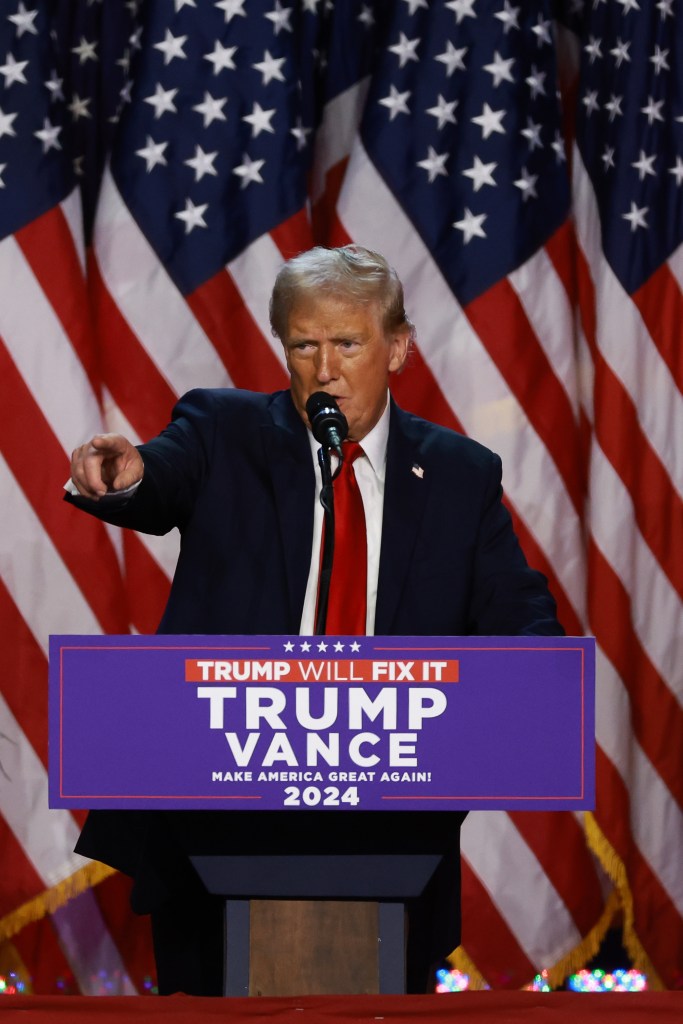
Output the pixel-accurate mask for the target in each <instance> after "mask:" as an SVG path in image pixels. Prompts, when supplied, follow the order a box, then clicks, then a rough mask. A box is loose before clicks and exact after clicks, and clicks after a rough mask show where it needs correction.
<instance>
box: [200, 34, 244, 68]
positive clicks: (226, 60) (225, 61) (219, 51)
mask: <svg viewBox="0 0 683 1024" xmlns="http://www.w3.org/2000/svg"><path fill="white" fill-rule="evenodd" d="M236 52H237V47H236V46H223V44H222V43H219V42H218V41H216V44H215V46H214V48H213V50H212V52H211V53H207V54H205V55H204V60H208V61H209V63H210V64H213V73H214V75H218V74H220V72H221V71H224V70H226V69H228V70H231V71H234V70H235V62H234V60H233V59H232V58H233V57H234V55H235V53H236Z"/></svg>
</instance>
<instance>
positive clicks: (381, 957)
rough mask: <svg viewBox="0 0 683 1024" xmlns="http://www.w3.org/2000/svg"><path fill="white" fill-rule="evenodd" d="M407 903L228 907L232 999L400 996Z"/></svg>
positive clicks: (238, 903) (231, 903)
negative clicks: (302, 996) (244, 996)
mask: <svg viewBox="0 0 683 1024" xmlns="http://www.w3.org/2000/svg"><path fill="white" fill-rule="evenodd" d="M404 918H405V915H404V908H403V904H402V903H381V904H380V903H377V902H372V901H353V900H343V901H341V900H340V901H337V900H303V901H302V900H271V899H268V900H227V901H226V972H225V974H226V995H233V996H235V995H250V996H295V995H327V994H330V995H364V994H378V993H394V994H400V993H402V992H404V991H405V981H404V968H403V959H404V938H405V924H404Z"/></svg>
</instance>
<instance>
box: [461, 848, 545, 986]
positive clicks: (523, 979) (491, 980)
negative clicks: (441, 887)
mask: <svg viewBox="0 0 683 1024" xmlns="http://www.w3.org/2000/svg"><path fill="white" fill-rule="evenodd" d="M461 872H462V922H463V924H462V939H463V941H462V945H463V949H464V950H465V952H466V953H467V955H468V956H469V957H470V958H471V960H472V961H473V962H474V963H475V965H476V966H477V967H478V969H479V971H480V972H481V973H482V975H483V977H484V978H485V980H486V982H487V983H488V985H489V986H490V987H491V988H500V989H514V988H521V987H522V985H524V984H525V983H527V982H528V980H529V979H531V978H533V977H534V976H535V974H536V973H537V971H538V966H537V965H536V964H534V963H533V962H532V961H531V960H530V959H529V957H528V956H527V954H526V953H525V952H524V950H523V949H522V947H521V946H520V944H519V942H518V941H517V938H516V933H515V928H514V925H513V926H512V927H510V926H509V925H508V923H507V921H506V920H505V919H504V918H503V917H501V915H500V914H499V913H498V910H497V906H496V902H495V895H492V894H491V893H490V892H489V890H488V889H487V888H486V886H485V885H484V884H483V882H482V881H481V879H480V877H479V875H478V873H477V872H476V871H474V870H473V868H472V867H471V865H470V863H469V861H468V859H467V857H466V856H463V857H462V862H461Z"/></svg>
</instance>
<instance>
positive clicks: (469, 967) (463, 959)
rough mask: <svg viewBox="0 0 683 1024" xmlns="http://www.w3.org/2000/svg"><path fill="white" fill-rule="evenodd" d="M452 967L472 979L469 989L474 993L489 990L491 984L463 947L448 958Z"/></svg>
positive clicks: (456, 949)
mask: <svg viewBox="0 0 683 1024" xmlns="http://www.w3.org/2000/svg"><path fill="white" fill-rule="evenodd" d="M447 959H448V962H449V964H450V965H451V967H454V968H455V970H456V971H460V972H461V974H466V975H467V976H468V978H469V979H470V983H469V987H470V988H471V989H473V990H474V991H481V990H482V989H485V988H489V984H488V982H487V980H486V978H485V977H484V975H483V974H482V973H481V971H480V970H479V969H478V967H477V966H476V964H475V963H474V961H473V960H471V959H470V957H469V954H468V953H467V952H466V951H465V948H464V947H463V946H457V947H456V948H455V949H454V950H453V952H452V953H451V955H450V956H449V957H448V958H447Z"/></svg>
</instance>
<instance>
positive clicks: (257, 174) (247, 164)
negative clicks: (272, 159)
mask: <svg viewBox="0 0 683 1024" xmlns="http://www.w3.org/2000/svg"><path fill="white" fill-rule="evenodd" d="M242 160H243V163H241V164H239V165H238V166H237V167H235V168H234V170H233V172H232V173H233V174H236V175H237V176H238V177H239V178H241V179H242V182H241V186H240V187H241V188H246V187H247V185H249V183H250V182H252V181H256V182H260V184H263V178H262V177H261V168H262V167H263V165H264V164H265V162H266V161H265V160H252V159H251V157H250V156H248V155H247V154H246V153H245V154H244V156H243V157H242Z"/></svg>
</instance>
